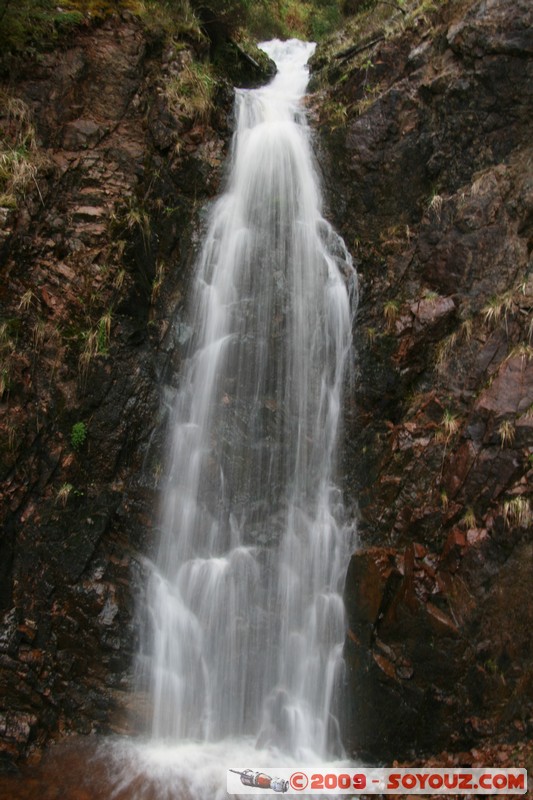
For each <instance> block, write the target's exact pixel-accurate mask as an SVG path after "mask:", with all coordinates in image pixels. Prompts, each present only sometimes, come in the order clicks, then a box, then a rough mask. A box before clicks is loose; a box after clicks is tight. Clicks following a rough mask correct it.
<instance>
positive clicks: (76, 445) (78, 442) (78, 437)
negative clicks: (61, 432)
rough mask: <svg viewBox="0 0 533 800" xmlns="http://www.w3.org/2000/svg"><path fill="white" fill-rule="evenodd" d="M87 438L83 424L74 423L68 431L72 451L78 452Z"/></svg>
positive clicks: (85, 427) (85, 426)
mask: <svg viewBox="0 0 533 800" xmlns="http://www.w3.org/2000/svg"><path fill="white" fill-rule="evenodd" d="M86 438H87V425H86V424H85V422H75V423H74V425H73V426H72V430H71V431H70V444H71V445H72V449H73V450H79V449H80V447H82V446H83V444H84V442H85V439H86Z"/></svg>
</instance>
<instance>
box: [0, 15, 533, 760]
mask: <svg viewBox="0 0 533 800" xmlns="http://www.w3.org/2000/svg"><path fill="white" fill-rule="evenodd" d="M355 5H357V4H355ZM400 6H401V7H400ZM352 10H353V11H354V14H353V16H351V17H349V18H348V21H347V25H346V27H345V29H344V30H343V31H342V32H341V33H340V34H338V36H337V37H336V38H333V39H330V40H329V41H328V42H326V43H325V44H324V45H322V46H321V47H320V48H319V50H318V51H317V54H316V56H315V60H314V67H313V71H314V79H313V80H314V90H315V91H314V94H313V96H312V97H311V99H310V107H311V117H312V120H311V121H312V124H313V125H314V126H315V127H316V144H317V150H318V158H319V161H320V163H321V165H322V169H323V174H324V183H325V186H326V190H327V196H328V204H329V216H330V217H331V219H332V221H333V222H334V224H335V226H336V227H337V229H338V230H339V231H340V232H341V233H342V234H343V236H344V237H345V240H346V243H347V245H348V247H349V249H350V250H351V252H352V254H353V255H354V257H355V258H356V261H357V267H358V271H359V274H360V279H361V302H360V309H359V314H358V319H357V324H356V327H355V337H356V347H357V353H358V356H357V365H356V366H357V380H356V383H355V386H354V388H353V391H352V392H351V393H350V394H349V396H348V397H347V401H346V404H347V412H348V413H347V423H346V430H345V447H344V448H343V451H344V460H343V466H342V479H343V484H344V489H345V492H346V495H347V498H348V500H349V501H350V502H351V503H352V509H353V513H354V514H357V516H358V520H359V533H360V542H361V549H360V550H359V551H358V552H357V553H356V554H355V555H354V556H353V557H352V560H351V562H350V564H349V568H348V577H347V583H346V591H345V601H346V606H347V610H348V617H349V625H350V629H349V633H348V637H347V640H346V645H345V656H346V663H347V686H346V691H347V693H348V700H347V703H346V704H345V708H346V714H345V719H344V720H343V727H344V736H345V741H346V745H347V748H348V749H349V750H350V751H351V752H356V753H358V754H360V755H362V756H364V757H365V758H369V759H374V760H379V759H385V760H386V759H390V758H402V757H408V756H409V755H411V754H412V752H413V751H414V750H416V749H417V750H419V751H425V752H431V751H435V750H438V749H439V748H443V747H448V748H452V749H453V748H455V749H460V748H462V747H465V746H471V745H472V744H474V743H476V742H479V741H482V740H483V739H484V738H486V737H500V738H502V739H505V740H508V741H513V740H519V739H524V738H527V737H528V736H529V737H531V733H532V730H533V729H532V723H531V719H532V707H533V682H532V680H531V660H532V652H531V641H530V634H529V631H530V630H531V627H532V623H533V610H532V606H531V603H530V598H529V594H530V587H531V585H532V578H533V575H532V572H533V558H532V556H533V552H532V548H533V544H532V542H531V529H532V517H531V514H532V512H531V476H532V459H531V456H532V453H533V436H532V426H533V358H532V356H533V350H532V344H533V342H532V335H533V329H532V321H531V320H532V315H531V310H532V305H533V275H532V272H531V237H532V233H533V178H532V171H531V164H532V163H533V162H532V155H533V154H532V152H531V141H530V131H531V114H532V105H533V104H532V99H533V98H532V86H533V81H532V67H531V60H530V59H531V52H532V50H533V42H532V39H531V30H532V22H533V20H532V16H533V14H532V9H531V6H530V3H528V2H526V0H518V2H510V0H484V1H483V2H481V0H476V1H474V0H450V2H433V3H432V2H428V1H427V0H426V1H425V2H421V3H416V2H413V3H404V4H398V7H395V4H394V3H393V4H389V3H377V4H373V6H372V7H371V8H370V9H367V10H366V11H358V10H357V9H356V8H355V7H354V8H353V9H352ZM356 11H357V13H355V12H356ZM208 50H209V42H208V41H207V40H206V38H205V37H204V36H202V35H199V34H198V31H195V30H194V29H191V28H190V27H189V28H188V29H184V30H183V31H182V33H181V34H180V36H178V37H177V38H175V39H174V41H173V42H171V41H169V40H168V38H167V37H166V36H164V35H163V34H162V33H161V32H158V31H157V30H154V29H149V28H147V27H146V25H143V24H141V22H140V21H139V20H138V19H137V18H136V17H134V16H133V15H131V14H127V13H124V14H122V15H120V16H116V15H115V16H112V17H110V18H109V19H107V20H106V21H104V22H101V23H99V24H96V23H95V24H92V25H88V26H86V27H82V28H80V29H76V30H75V32H74V33H73V34H72V35H71V36H70V38H69V39H68V41H64V42H63V44H62V47H61V48H56V49H53V50H51V51H49V52H46V53H44V54H41V55H40V57H39V58H38V59H37V60H34V61H31V62H23V63H21V64H19V65H18V68H17V71H16V72H13V73H12V74H11V75H10V77H9V78H6V79H5V80H4V81H3V83H2V87H1V91H2V104H1V106H0V126H1V128H2V132H3V136H4V138H5V139H6V140H9V141H11V142H12V145H13V148H15V146H16V147H20V144H21V141H23V140H24V141H25V145H24V147H25V148H26V150H27V151H29V152H31V164H30V166H31V169H29V172H28V174H27V176H26V180H25V181H24V182H21V183H20V184H19V189H17V188H16V187H14V188H13V192H14V194H15V195H16V196H15V198H14V201H13V198H8V197H7V189H6V191H5V193H4V194H3V195H2V198H3V202H4V203H5V205H4V206H3V207H2V209H0V222H1V230H0V269H1V272H2V286H1V287H0V303H1V311H2V317H1V327H0V347H1V355H2V370H1V378H2V380H1V383H0V390H1V398H0V402H1V411H2V415H1V418H0V445H1V456H0V459H1V460H0V468H1V480H2V484H1V489H0V493H1V499H2V503H1V511H0V514H1V524H2V531H3V532H2V537H1V539H0V606H1V609H2V614H3V626H2V630H1V633H0V698H1V706H2V711H1V712H0V753H1V754H2V758H3V759H4V762H3V763H4V765H5V766H6V767H9V766H11V765H12V763H13V762H14V761H15V760H16V759H17V758H18V757H19V756H21V755H24V754H28V753H29V752H31V751H32V750H36V749H39V748H40V747H41V746H42V744H43V743H44V742H45V741H46V740H47V739H48V738H49V737H50V736H51V735H52V736H56V735H63V734H65V733H68V732H70V731H77V732H80V733H90V732H103V733H106V732H111V731H117V732H124V731H128V730H129V729H130V727H131V726H134V725H135V713H140V710H139V709H137V710H136V709H132V708H129V707H128V706H129V705H131V704H132V703H133V701H132V700H131V696H130V695H129V693H128V691H129V689H130V688H131V670H132V657H133V653H134V651H135V626H134V624H133V618H134V607H133V606H134V597H135V595H136V591H137V589H138V586H139V585H140V583H141V582H142V579H143V576H142V573H143V566H142V559H143V555H144V554H146V553H150V548H151V547H152V546H153V543H154V539H155V535H154V534H155V530H154V528H155V525H156V520H157V505H158V499H157V486H158V479H159V476H160V473H161V469H162V454H161V444H162V443H161V436H162V433H161V432H162V430H163V429H164V427H163V426H162V425H161V421H162V416H163V415H164V408H165V402H164V401H165V397H166V396H167V394H168V393H171V392H172V390H173V386H172V382H173V380H174V378H173V376H174V375H175V367H176V365H177V363H178V362H179V359H180V349H181V347H182V346H183V345H184V344H186V341H187V338H188V336H189V331H188V329H187V326H186V324H185V321H184V317H183V315H182V311H183V300H184V296H185V292H186V286H187V281H188V277H189V271H190V265H191V263H192V260H193V257H194V249H195V244H196V240H197V236H198V231H199V230H200V229H201V225H202V209H203V208H204V207H205V204H206V202H208V201H209V199H210V198H212V197H213V196H214V195H215V194H216V192H217V191H218V188H219V186H220V181H221V177H222V175H221V173H222V169H221V168H222V165H223V161H224V157H225V153H226V149H227V144H228V139H229V134H230V130H229V127H230V120H231V117H230V110H231V101H232V92H231V90H230V88H229V86H228V84H227V83H224V82H223V81H220V80H218V79H216V80H214V79H212V78H210V77H209V75H208V76H207V77H206V75H205V74H204V73H198V72H197V71H195V70H196V67H195V66H194V65H195V64H197V63H200V64H205V63H206V62H208ZM191 76H192V77H191ZM195 76H196V79H195ZM191 81H192V83H193V90H191V89H190V84H191ZM209 81H211V83H210V82H209ZM187 82H188V83H187ZM185 86H189V89H187V90H185V88H184V87H185ZM172 87H173V89H174V91H172ZM206 87H207V88H206ZM191 91H192V94H193V95H194V96H195V98H196V100H195V102H194V103H192V102H191V100H190V95H191ZM205 92H207V93H208V97H207V99H206V96H205ZM187 98H189V99H187ZM22 185H23V186H24V191H22V190H21V189H20V186H22ZM8 188H9V187H8ZM17 192H18V194H17ZM8 201H9V202H8Z"/></svg>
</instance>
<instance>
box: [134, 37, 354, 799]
mask: <svg viewBox="0 0 533 800" xmlns="http://www.w3.org/2000/svg"><path fill="white" fill-rule="evenodd" d="M261 46H262V48H263V49H264V50H265V51H266V52H267V53H268V55H270V56H271V57H272V59H273V60H274V61H275V62H276V64H277V67H278V73H277V75H276V77H275V78H274V80H273V81H272V82H271V83H270V85H269V86H267V87H265V88H260V89H256V90H253V91H245V90H238V91H237V93H236V132H235V136H234V141H233V147H232V156H231V166H230V173H229V178H228V185H227V189H226V192H225V193H224V194H223V196H222V197H221V198H220V199H219V200H218V201H217V203H216V204H215V206H214V208H213V211H212V214H211V218H210V224H209V227H208V231H207V234H206V237H205V241H204V244H203V248H202V252H201V256H200V258H199V262H198V265H197V272H196V277H195V282H194V290H193V297H192V301H191V310H192V323H191V327H192V330H193V331H194V334H193V342H192V344H191V347H190V352H189V355H188V359H187V361H186V363H185V365H184V369H183V373H182V375H181V381H180V389H179V392H178V393H177V397H176V401H175V405H174V408H173V414H172V420H171V424H170V426H169V430H168V454H169V455H168V460H167V467H166V480H165V485H164V492H163V493H164V501H163V510H162V520H161V528H162V540H161V545H160V550H159V555H158V557H157V561H156V563H154V564H153V565H151V568H150V579H149V586H148V589H147V594H146V608H145V619H146V625H145V631H146V635H145V636H144V641H143V642H142V648H141V654H140V657H139V661H140V664H141V667H142V676H143V677H142V679H143V680H144V684H143V685H144V686H145V687H147V689H148V692H149V696H150V705H151V708H152V709H153V711H152V719H151V744H150V747H151V748H152V751H154V752H155V751H156V750H157V749H158V748H159V752H163V751H165V748H167V750H166V752H167V753H168V752H172V748H173V747H176V746H177V747H178V748H179V753H180V755H179V756H174V760H175V762H176V760H177V761H178V762H179V763H180V765H181V766H180V768H181V769H183V770H185V764H189V765H190V770H191V771H192V772H194V764H195V763H196V762H198V763H202V764H203V765H204V769H205V768H206V765H207V764H212V763H214V762H217V763H219V762H221V763H222V766H223V767H224V769H226V768H228V767H231V766H232V760H233V765H235V762H236V763H237V765H239V764H242V763H243V762H244V761H246V758H248V759H249V760H250V759H251V760H252V761H253V762H254V763H251V764H250V767H254V766H256V765H258V766H262V765H263V766H264V764H265V759H266V756H265V753H269V754H270V757H269V758H268V759H266V760H268V761H269V765H270V764H274V765H276V764H278V765H287V759H292V760H293V761H294V760H298V759H300V760H301V759H304V760H305V761H306V762H307V763H309V762H311V763H314V764H317V763H322V762H323V761H324V760H325V759H327V758H329V759H331V758H334V757H338V756H340V755H342V746H341V744H340V739H339V733H338V725H337V722H336V716H335V710H334V708H333V704H332V701H333V696H334V694H335V692H334V689H335V686H336V683H337V684H338V682H339V670H340V669H341V667H342V658H341V649H342V642H343V637H344V610H343V603H342V599H341V595H340V592H341V591H342V582H343V578H344V573H345V569H346V564H347V559H348V554H349V551H350V547H351V545H352V541H351V539H352V533H353V532H352V530H351V528H350V527H349V525H347V524H346V522H345V521H344V516H343V505H342V499H341V496H340V492H339V489H338V488H337V487H336V486H335V483H334V473H335V461H336V449H337V443H338V434H339V426H340V423H341V414H342V394H343V385H344V382H345V378H346V373H347V370H348V369H349V365H350V362H351V325H352V313H353V302H351V300H352V301H353V295H354V294H355V286H356V280H355V273H354V270H353V267H352V263H351V259H350V256H349V254H348V252H347V250H346V247H345V245H344V243H343V241H342V240H341V238H340V237H339V236H338V235H337V234H336V233H335V232H334V231H333V230H332V228H331V226H330V225H329V224H328V223H327V222H326V221H325V220H324V219H323V217H322V214H321V198H320V191H319V187H318V181H317V175H316V171H315V167H314V162H313V156H312V150H311V146H310V136H309V130H308V128H307V125H306V119H305V114H304V111H303V109H302V105H301V100H302V97H303V94H304V92H305V88H306V85H307V80H308V74H307V68H306V63H307V60H308V58H309V57H310V55H311V53H312V52H313V49H314V45H313V44H310V43H306V42H301V41H297V40H292V41H288V42H280V41H273V42H269V43H266V44H263V45H261ZM351 295H352V297H351ZM169 748H170V750H169ZM254 748H256V749H255V751H254ZM245 751H246V755H244V753H245ZM174 752H175V751H174ZM254 753H255V754H254ZM275 753H278V756H277V757H276V758H274V756H273V754H275ZM281 753H283V754H284V755H283V759H284V760H283V761H282V757H281V755H280V754H281ZM260 754H261V755H260ZM168 757H169V759H170V761H172V758H173V757H172V756H168ZM184 779H186V778H184ZM191 780H192V779H191ZM193 783H194V781H193ZM189 785H191V784H190V782H189ZM198 791H199V790H198V788H196V789H195V790H194V796H195V797H200V796H202V795H201V794H199V793H198ZM224 794H225V793H224ZM213 796H214V794H213V789H212V787H210V788H209V790H207V791H206V797H210V798H212V797H213Z"/></svg>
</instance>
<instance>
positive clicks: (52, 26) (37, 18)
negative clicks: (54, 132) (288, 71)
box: [0, 0, 342, 61]
mask: <svg viewBox="0 0 533 800" xmlns="http://www.w3.org/2000/svg"><path fill="white" fill-rule="evenodd" d="M341 8H342V0H275V1H274V2H271V1H270V0H216V2H213V3H209V2H200V0H63V2H61V4H58V3H57V2H54V0H0V53H2V56H1V57H0V60H2V61H5V60H6V59H7V58H9V57H10V56H13V55H24V56H28V55H36V54H38V53H40V52H42V51H44V50H47V49H50V48H52V47H54V46H55V45H56V44H58V43H59V42H61V40H62V39H63V38H64V37H65V36H66V35H68V34H69V32H71V31H72V30H73V29H75V28H79V27H80V26H83V25H88V24H91V23H92V22H93V21H94V20H99V19H105V18H106V17H108V16H111V15H113V14H117V13H120V12H122V11H129V12H130V13H132V14H134V15H135V16H137V17H138V18H139V19H140V20H142V22H143V24H144V25H146V27H147V28H149V29H150V30H152V31H154V32H156V33H160V34H162V35H166V36H168V37H169V38H176V37H178V38H180V37H181V38H183V37H186V38H188V39H189V40H190V41H191V40H192V41H194V40H197V41H201V40H205V33H204V32H203V30H202V24H201V22H200V19H199V17H200V16H203V18H205V12H206V10H207V11H209V10H212V11H213V12H214V14H216V21H217V24H222V25H223V26H224V27H225V29H226V30H227V31H229V32H230V34H231V35H232V38H234V39H235V40H236V41H239V40H240V39H241V38H242V36H246V35H248V36H249V37H252V38H254V39H265V38H269V37H272V36H280V37H290V36H299V37H302V38H312V39H317V40H318V39H322V38H323V37H324V36H326V35H327V34H329V33H330V32H331V31H333V30H334V29H335V28H336V27H338V26H339V25H340V23H341V21H342V12H341ZM202 22H205V19H202Z"/></svg>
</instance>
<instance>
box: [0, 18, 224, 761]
mask: <svg viewBox="0 0 533 800" xmlns="http://www.w3.org/2000/svg"><path fill="white" fill-rule="evenodd" d="M206 49H207V44H206V42H205V41H203V40H202V39H190V38H189V39H187V38H185V39H182V40H179V41H177V42H176V41H174V42H172V41H169V40H168V39H167V38H165V37H164V36H163V35H162V34H157V33H153V32H152V33H150V32H149V31H147V30H146V28H145V27H144V26H142V25H141V24H140V22H139V21H138V20H136V19H135V18H133V17H132V16H128V15H124V16H122V17H121V18H119V17H111V18H110V19H108V20H107V21H106V22H104V23H101V24H100V25H92V26H89V27H88V28H86V29H81V30H78V31H77V32H76V33H75V34H74V35H73V36H72V38H71V40H70V41H69V42H68V44H67V45H66V46H65V47H64V48H63V49H61V50H60V49H57V50H54V51H53V52H51V53H47V54H44V55H42V56H41V57H40V58H39V60H38V61H36V62H35V63H32V64H31V66H29V65H28V64H26V65H24V66H23V67H21V68H20V73H19V74H18V75H16V76H12V77H14V78H15V80H12V83H11V85H9V86H8V85H6V86H4V87H3V93H2V99H3V101H4V102H3V104H2V107H0V117H1V119H0V124H1V128H2V133H3V136H4V143H6V148H5V152H11V151H12V150H13V151H14V149H15V147H19V149H20V151H21V153H23V154H24V157H25V158H26V160H27V169H28V170H30V174H31V180H29V181H26V182H25V183H24V191H23V192H22V191H21V190H20V186H21V183H20V181H19V183H18V184H16V185H13V184H14V183H15V182H14V181H13V180H12V181H11V184H10V186H11V188H12V189H13V195H11V196H10V197H9V198H8V199H7V200H6V195H3V199H4V202H5V203H7V202H8V200H9V206H10V207H8V208H3V209H1V211H0V213H1V214H2V229H1V239H0V242H1V263H2V266H1V269H2V288H1V297H0V300H1V304H2V327H1V349H2V384H1V387H0V388H1V410H2V417H1V423H0V437H1V447H2V451H1V452H2V455H1V477H2V489H1V503H0V507H1V512H0V513H1V518H2V519H1V524H2V530H3V534H2V537H1V540H0V573H1V575H0V601H1V608H2V614H3V627H2V634H1V638H0V697H1V706H2V712H1V714H0V752H1V753H2V754H3V755H4V756H5V757H7V758H15V757H16V756H18V755H19V754H21V753H23V752H27V751H28V748H29V747H31V746H32V745H38V744H39V743H42V742H43V741H44V740H45V738H46V737H47V736H48V735H49V734H50V733H51V732H52V733H53V732H54V731H60V732H68V731H69V730H77V731H80V732H85V733H86V732H90V731H97V730H101V731H109V730H121V729H123V726H124V725H125V724H126V722H125V719H126V716H125V714H124V713H122V712H121V711H120V709H121V708H123V707H124V703H125V702H126V699H127V692H126V691H125V690H127V689H128V687H129V686H130V674H131V664H132V652H133V649H134V630H133V625H132V616H133V613H134V609H133V597H134V593H135V587H136V583H137V580H138V578H139V576H140V575H141V572H142V566H141V561H142V557H143V554H147V553H149V552H150V544H151V543H153V538H154V537H153V535H152V527H153V525H154V514H156V513H157V484H158V478H159V475H160V472H161V458H162V455H161V448H160V447H159V441H158V437H159V438H161V430H162V428H161V424H160V423H161V412H160V409H161V397H160V394H159V387H160V386H163V387H165V382H166V380H167V368H168V365H169V361H170V360H172V359H173V360H174V362H175V361H176V359H179V351H180V346H181V344H183V343H184V342H185V340H186V338H187V328H186V326H185V324H184V322H183V320H182V319H181V317H180V314H181V310H180V309H181V298H182V296H183V294H184V291H185V287H186V283H187V278H188V266H189V264H190V260H191V258H192V253H193V250H194V241H193V237H194V231H196V230H198V215H199V210H200V209H201V207H202V205H203V204H205V202H206V201H207V200H208V199H209V198H210V197H211V196H212V195H213V194H214V193H215V192H216V190H217V188H218V185H219V180H220V166H221V164H222V163H223V159H224V155H225V148H226V145H227V140H228V129H227V119H228V113H229V111H230V109H231V100H232V92H231V90H230V89H229V88H227V87H225V86H224V85H223V84H218V83H216V85H215V84H214V82H213V86H210V87H209V88H210V89H211V91H212V93H213V98H212V103H210V104H208V105H207V106H206V105H205V104H204V106H202V105H198V104H197V105H194V106H193V105H191V103H190V97H189V95H190V92H189V94H186V93H185V94H184V96H183V97H182V96H180V94H179V91H178V90H176V92H175V93H174V95H172V94H171V93H170V91H169V87H172V86H176V85H177V86H178V89H179V81H180V80H181V79H182V78H183V76H186V77H188V78H190V75H191V74H193V72H194V67H195V65H196V64H202V63H204V61H203V60H205V56H206ZM200 100H201V98H200ZM21 131H22V134H23V136H21ZM22 139H24V143H23V144H21V140H22ZM30 139H31V142H30V145H28V144H27V143H28V141H30ZM24 148H25V149H24ZM8 188H9V187H8ZM13 206H16V207H14V208H13ZM175 309H177V310H175ZM165 390H166V391H171V387H170V388H169V387H168V386H167V387H166V389H165Z"/></svg>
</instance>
